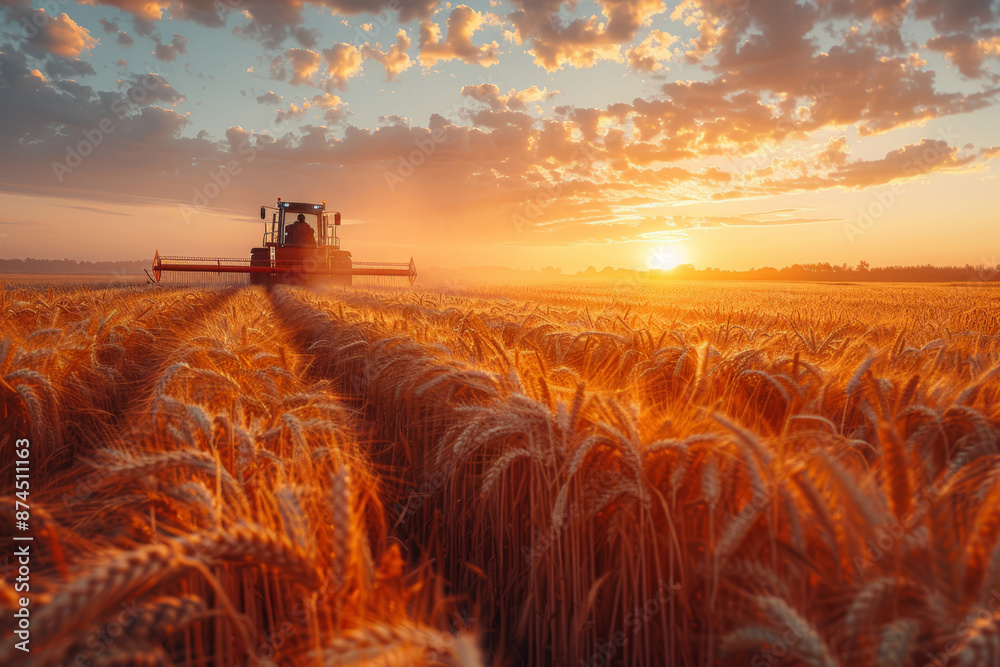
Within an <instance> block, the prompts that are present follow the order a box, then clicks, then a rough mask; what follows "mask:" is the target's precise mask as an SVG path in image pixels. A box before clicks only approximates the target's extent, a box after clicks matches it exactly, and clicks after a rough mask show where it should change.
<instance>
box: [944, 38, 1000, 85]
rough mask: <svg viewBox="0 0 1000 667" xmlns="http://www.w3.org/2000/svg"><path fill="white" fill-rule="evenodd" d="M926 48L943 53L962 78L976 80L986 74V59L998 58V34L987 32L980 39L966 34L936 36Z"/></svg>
mask: <svg viewBox="0 0 1000 667" xmlns="http://www.w3.org/2000/svg"><path fill="white" fill-rule="evenodd" d="M927 48H929V49H931V50H932V51H937V52H939V53H943V54H944V55H945V57H946V58H948V60H950V61H951V62H952V63H954V65H955V66H956V67H957V68H958V71H959V72H961V73H962V76H965V77H967V78H970V79H978V78H979V77H982V76H984V75H985V74H986V71H985V69H984V67H983V65H984V64H985V61H986V58H987V57H988V56H992V57H994V58H996V57H997V56H1000V32H998V31H987V32H985V33H984V34H983V36H981V37H977V36H974V35H972V34H968V33H955V34H951V35H938V36H937V37H933V38H931V39H930V40H928V41H927Z"/></svg>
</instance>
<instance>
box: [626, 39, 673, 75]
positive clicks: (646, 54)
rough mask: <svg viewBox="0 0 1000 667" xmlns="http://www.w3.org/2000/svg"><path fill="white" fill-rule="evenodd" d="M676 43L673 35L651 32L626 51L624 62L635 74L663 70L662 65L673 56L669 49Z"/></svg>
mask: <svg viewBox="0 0 1000 667" xmlns="http://www.w3.org/2000/svg"><path fill="white" fill-rule="evenodd" d="M676 41H677V38H676V37H674V36H673V35H670V34H667V33H665V32H663V31H662V30H653V31H652V32H650V33H649V36H647V37H646V39H644V40H642V41H641V42H640V43H639V44H638V45H636V46H634V47H632V48H631V49H629V50H628V53H627V54H626V56H625V60H626V61H627V62H628V64H629V67H631V68H632V69H634V70H636V71H637V72H657V71H659V70H662V69H664V65H663V63H664V62H666V61H668V60H670V58H671V57H672V56H673V52H672V51H671V50H670V47H671V45H673V44H674V42H676Z"/></svg>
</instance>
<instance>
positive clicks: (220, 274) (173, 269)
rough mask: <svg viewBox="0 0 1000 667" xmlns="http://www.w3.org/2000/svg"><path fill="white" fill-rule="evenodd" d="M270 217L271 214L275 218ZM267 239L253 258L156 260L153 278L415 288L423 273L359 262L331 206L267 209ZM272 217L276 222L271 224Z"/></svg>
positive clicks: (291, 204)
mask: <svg viewBox="0 0 1000 667" xmlns="http://www.w3.org/2000/svg"><path fill="white" fill-rule="evenodd" d="M269 213H270V215H269ZM260 218H261V220H264V236H263V238H262V239H261V245H260V247H258V248H252V249H251V250H250V257H249V258H247V259H242V258H222V257H161V256H160V254H159V252H157V253H156V256H155V257H154V258H153V279H154V280H155V281H156V282H160V279H161V277H162V276H163V274H164V273H167V274H168V275H171V276H173V277H175V278H176V277H181V278H182V280H185V279H186V281H188V282H191V277H192V276H193V275H197V276H200V277H201V279H202V280H201V282H245V281H249V283H250V284H252V285H265V286H271V285H276V284H283V285H316V284H333V285H345V286H350V285H356V284H371V283H377V284H399V283H403V284H405V281H407V280H408V281H409V284H410V285H412V284H413V281H414V280H416V277H417V269H416V266H415V265H414V263H413V259H412V258H410V263H409V264H396V263H389V262H355V261H353V259H352V258H351V253H350V252H348V251H346V250H342V249H341V247H340V237H339V236H338V235H337V230H338V228H339V227H340V212H338V211H327V209H326V202H325V201H324V202H322V203H320V204H312V203H306V202H290V201H282V200H281V197H278V201H277V204H276V205H275V206H266V205H265V206H261V207H260ZM268 218H270V220H269V219H268Z"/></svg>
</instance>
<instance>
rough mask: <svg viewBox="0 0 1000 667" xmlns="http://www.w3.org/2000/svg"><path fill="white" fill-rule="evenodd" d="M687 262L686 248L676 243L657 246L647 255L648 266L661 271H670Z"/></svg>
mask: <svg viewBox="0 0 1000 667" xmlns="http://www.w3.org/2000/svg"><path fill="white" fill-rule="evenodd" d="M685 262H687V257H686V256H685V255H684V249H683V248H681V247H680V246H679V245H676V244H670V245H659V246H656V247H654V248H652V249H651V250H650V251H649V254H648V255H646V267H647V268H649V269H657V270H659V271H669V270H670V269H672V268H674V267H675V266H680V265H681V264H684V263H685Z"/></svg>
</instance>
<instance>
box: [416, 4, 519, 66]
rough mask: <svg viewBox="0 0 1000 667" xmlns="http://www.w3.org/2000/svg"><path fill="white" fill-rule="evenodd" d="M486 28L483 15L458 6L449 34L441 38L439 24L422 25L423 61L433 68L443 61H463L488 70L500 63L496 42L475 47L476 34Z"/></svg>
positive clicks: (450, 24) (452, 14) (449, 17)
mask: <svg viewBox="0 0 1000 667" xmlns="http://www.w3.org/2000/svg"><path fill="white" fill-rule="evenodd" d="M482 25H483V15H482V14H480V13H479V12H477V11H476V10H474V9H472V8H470V7H469V6H468V5H458V6H457V7H455V8H454V9H452V10H451V14H450V15H449V16H448V20H447V26H448V34H447V36H446V37H445V38H444V39H442V38H441V28H440V26H438V25H437V24H436V23H433V22H430V21H424V22H423V23H421V24H420V56H419V57H420V62H421V63H423V65H424V66H425V67H430V66H431V65H433V64H434V63H436V62H438V61H440V60H455V59H457V60H462V61H464V62H465V63H467V64H469V65H482V66H483V67H489V66H490V65H496V64H497V63H499V62H500V59H499V57H498V55H497V52H498V50H499V48H500V46H499V45H498V44H497V43H496V42H491V43H489V44H484V45H482V46H476V45H475V44H473V43H472V36H473V34H474V33H475V32H476V31H477V30H479V28H480V27H481V26H482Z"/></svg>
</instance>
